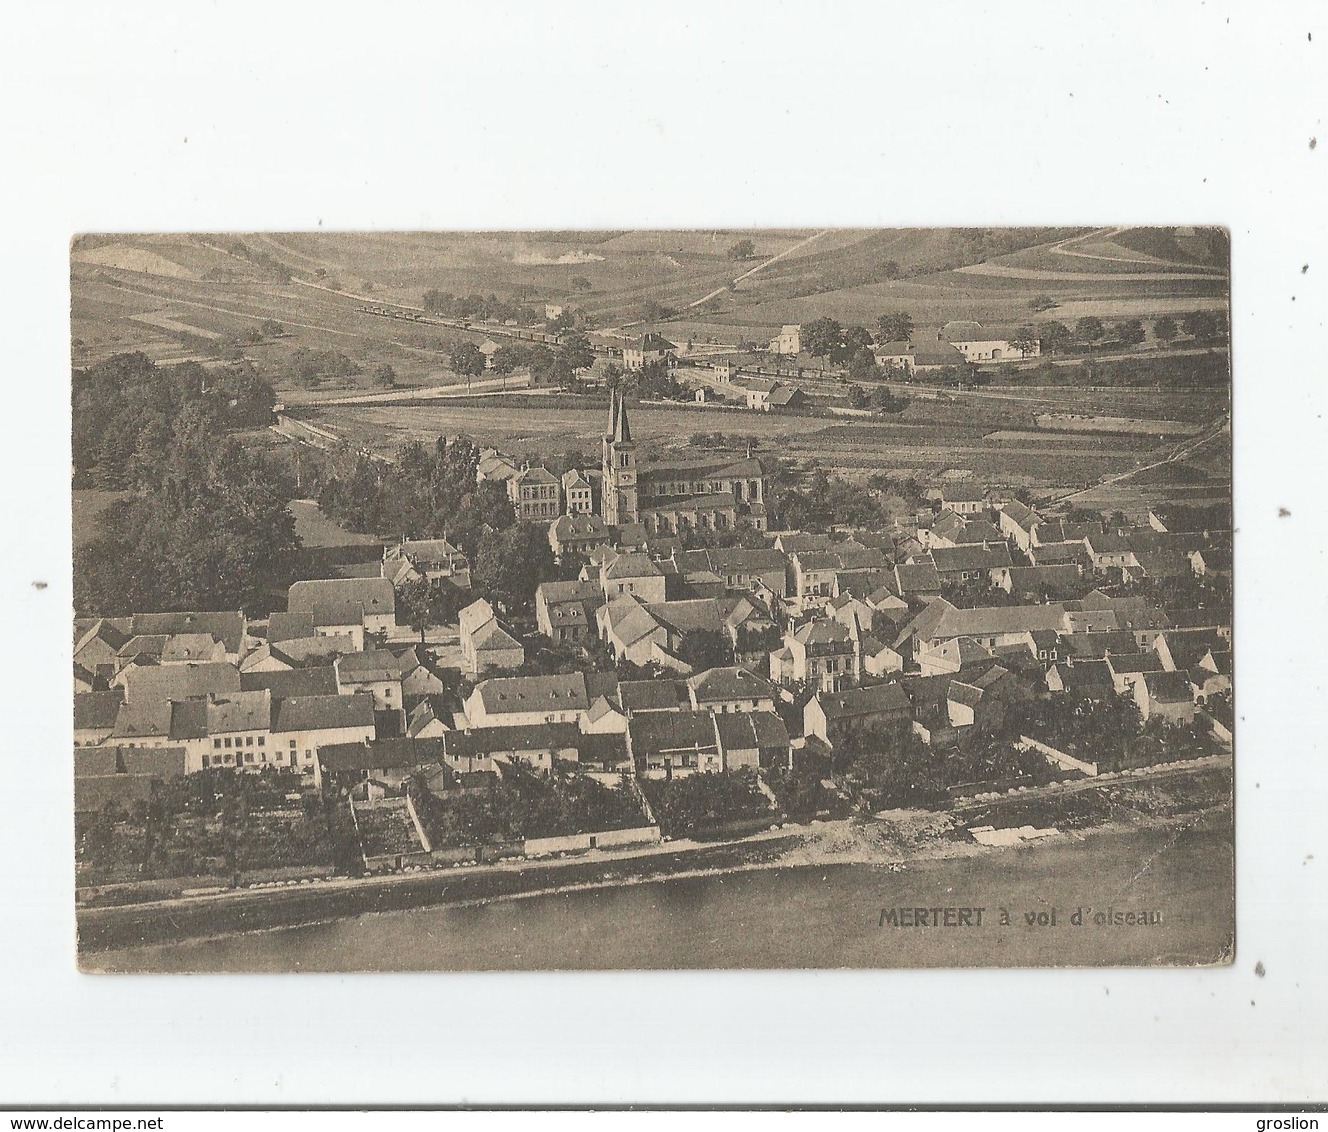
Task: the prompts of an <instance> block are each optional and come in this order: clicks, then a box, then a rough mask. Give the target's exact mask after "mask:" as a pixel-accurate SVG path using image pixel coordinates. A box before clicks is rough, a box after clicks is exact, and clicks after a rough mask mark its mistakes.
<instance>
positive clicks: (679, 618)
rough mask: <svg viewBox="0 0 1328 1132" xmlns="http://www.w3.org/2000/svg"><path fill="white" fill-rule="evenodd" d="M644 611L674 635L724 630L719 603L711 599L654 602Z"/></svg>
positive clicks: (699, 598)
mask: <svg viewBox="0 0 1328 1132" xmlns="http://www.w3.org/2000/svg"><path fill="white" fill-rule="evenodd" d="M646 611H647V612H648V613H649V614H650V616H651V617H653V618H654V619H655V620H656V621H659V622H661V623H663V624H664V625H666V626H668V628H670V629H672V630H673V631H674V632H675V633H696V632H707V631H713V632H719V631H720V630H722V629H723V628H724V618H723V616H722V615H721V613H720V609H719V602H718V601H717V600H716V599H715V598H713V597H698V598H688V599H687V600H685V601H663V602H656V603H655V604H653V605H647V606H646Z"/></svg>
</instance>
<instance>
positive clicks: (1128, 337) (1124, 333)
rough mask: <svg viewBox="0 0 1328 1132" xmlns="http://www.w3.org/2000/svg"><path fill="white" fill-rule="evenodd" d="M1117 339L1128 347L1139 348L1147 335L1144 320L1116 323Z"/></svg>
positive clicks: (1136, 319)
mask: <svg viewBox="0 0 1328 1132" xmlns="http://www.w3.org/2000/svg"><path fill="white" fill-rule="evenodd" d="M1116 337H1117V338H1119V339H1120V340H1121V342H1122V343H1124V344H1125V345H1126V346H1137V345H1139V343H1140V342H1142V341H1143V340H1144V339H1145V338H1146V337H1147V334H1146V333H1145V332H1144V324H1143V320H1142V319H1138V318H1131V319H1127V320H1126V321H1124V322H1118V323H1116Z"/></svg>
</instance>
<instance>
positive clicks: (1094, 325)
mask: <svg viewBox="0 0 1328 1132" xmlns="http://www.w3.org/2000/svg"><path fill="white" fill-rule="evenodd" d="M1105 333H1106V328H1105V327H1104V326H1103V325H1102V320H1101V319H1100V318H1098V317H1097V316H1096V315H1091V314H1086V315H1084V317H1083V318H1081V319H1080V320H1079V321H1078V322H1076V323H1075V324H1074V336H1075V338H1077V339H1078V340H1079V341H1080V342H1083V343H1086V344H1087V345H1089V346H1092V345H1093V344H1094V343H1095V342H1100V341H1101V340H1102V336H1103V335H1104V334H1105Z"/></svg>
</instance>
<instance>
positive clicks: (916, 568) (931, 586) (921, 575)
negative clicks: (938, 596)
mask: <svg viewBox="0 0 1328 1132" xmlns="http://www.w3.org/2000/svg"><path fill="white" fill-rule="evenodd" d="M895 585H897V586H898V587H899V593H900V595H901V596H902V595H905V594H911V593H924V594H925V593H939V592H940V590H941V576H940V574H939V573H937V571H936V563H935V562H933V561H932V560H931V558H926V559H922V560H918V561H914V562H901V563H899V564H897V565H896V566H895Z"/></svg>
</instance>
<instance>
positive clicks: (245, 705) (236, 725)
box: [207, 690, 272, 735]
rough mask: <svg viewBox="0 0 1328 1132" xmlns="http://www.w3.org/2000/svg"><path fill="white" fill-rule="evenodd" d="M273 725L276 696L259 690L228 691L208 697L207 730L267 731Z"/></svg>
mask: <svg viewBox="0 0 1328 1132" xmlns="http://www.w3.org/2000/svg"><path fill="white" fill-rule="evenodd" d="M271 726H272V697H271V694H270V693H269V692H267V691H266V690H263V691H259V692H226V693H223V694H220V695H213V696H209V697H208V700H207V734H209V735H225V734H228V733H231V732H235V731H267V730H269V729H270V728H271Z"/></svg>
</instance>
